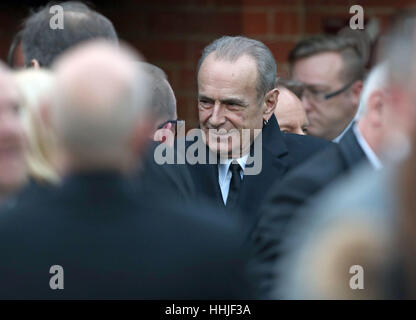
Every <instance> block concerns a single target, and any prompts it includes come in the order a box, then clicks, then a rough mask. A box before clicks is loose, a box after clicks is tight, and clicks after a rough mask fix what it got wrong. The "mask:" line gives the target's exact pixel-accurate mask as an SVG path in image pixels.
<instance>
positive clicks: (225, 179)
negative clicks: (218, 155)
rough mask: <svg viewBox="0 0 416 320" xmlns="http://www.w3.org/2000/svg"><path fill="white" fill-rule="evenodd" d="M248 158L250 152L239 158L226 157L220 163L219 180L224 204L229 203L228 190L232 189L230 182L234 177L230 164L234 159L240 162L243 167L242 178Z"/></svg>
mask: <svg viewBox="0 0 416 320" xmlns="http://www.w3.org/2000/svg"><path fill="white" fill-rule="evenodd" d="M247 158H248V154H246V155H245V156H243V157H241V158H239V159H226V160H225V161H222V162H221V163H219V164H218V182H219V184H220V188H221V194H222V200H223V201H224V204H227V198H228V191H229V189H230V182H231V177H232V174H231V171H230V165H231V163H232V162H233V161H234V160H235V161H237V162H238V164H239V165H240V167H241V171H240V175H241V179H243V176H244V169H245V167H246V162H247Z"/></svg>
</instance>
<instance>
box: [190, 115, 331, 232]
mask: <svg viewBox="0 0 416 320" xmlns="http://www.w3.org/2000/svg"><path fill="white" fill-rule="evenodd" d="M262 139H263V140H262V170H261V172H260V173H259V174H258V175H247V176H244V178H243V181H242V189H241V191H240V195H239V200H238V201H239V209H240V212H241V213H242V215H243V219H244V220H245V221H246V222H247V223H248V228H249V229H251V227H252V226H253V225H254V223H255V222H256V221H257V219H258V216H257V211H258V209H259V207H260V205H261V204H262V202H263V200H264V196H265V195H266V193H267V192H268V190H269V189H270V187H271V186H272V185H273V184H274V183H276V182H277V181H280V180H281V179H282V178H283V177H284V176H285V175H286V173H287V172H288V171H289V170H290V169H292V168H293V167H295V166H296V165H298V164H299V163H301V162H302V161H304V160H305V159H307V158H308V157H310V156H311V155H313V154H314V153H316V152H318V151H320V150H322V149H323V148H325V147H327V146H328V145H330V144H331V143H330V142H328V141H326V140H322V139H318V138H314V137H311V136H302V135H297V134H287V133H282V132H281V131H280V128H279V125H278V123H277V120H276V118H275V116H272V117H271V118H270V120H269V122H268V124H267V125H265V126H264V128H263V131H262ZM207 153H208V152H207ZM188 166H189V170H190V172H191V176H192V178H193V180H194V185H195V188H196V190H197V193H198V194H199V195H202V196H206V197H208V198H209V199H211V200H212V201H214V202H215V203H217V205H218V206H219V207H224V202H223V199H222V196H221V189H220V186H219V182H218V165H217V164H194V165H188Z"/></svg>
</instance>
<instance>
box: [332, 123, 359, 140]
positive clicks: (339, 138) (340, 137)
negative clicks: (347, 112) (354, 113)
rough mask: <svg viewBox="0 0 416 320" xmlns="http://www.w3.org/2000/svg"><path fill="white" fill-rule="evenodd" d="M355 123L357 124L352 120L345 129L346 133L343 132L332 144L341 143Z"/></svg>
mask: <svg viewBox="0 0 416 320" xmlns="http://www.w3.org/2000/svg"><path fill="white" fill-rule="evenodd" d="M353 123H355V120H352V121H351V122H350V123H349V124H348V126H347V127H346V128H345V129H344V131H342V132H341V134H340V135H339V136H338V137H336V138H335V139H333V140H332V142H335V143H339V142H340V141H341V139H342V137H343V136H344V134H345V133H346V132H347V131H348V129H349V128H350V127H351V126H352V125H353Z"/></svg>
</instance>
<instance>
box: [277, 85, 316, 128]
mask: <svg viewBox="0 0 416 320" xmlns="http://www.w3.org/2000/svg"><path fill="white" fill-rule="evenodd" d="M277 88H278V90H279V100H278V101H277V106H276V109H275V110H274V114H275V115H276V118H277V122H278V123H279V127H280V130H281V131H283V132H288V133H296V134H303V135H304V134H306V132H307V130H308V129H307V128H308V119H307V117H306V113H305V110H304V109H303V107H302V101H300V100H299V98H298V97H297V96H296V95H295V94H294V93H293V92H292V91H290V90H289V89H287V88H285V87H283V86H279V87H277Z"/></svg>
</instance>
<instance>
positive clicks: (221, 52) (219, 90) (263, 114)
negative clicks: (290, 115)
mask: <svg viewBox="0 0 416 320" xmlns="http://www.w3.org/2000/svg"><path fill="white" fill-rule="evenodd" d="M197 79H198V110H199V122H200V126H201V129H202V130H203V131H204V133H205V135H206V137H207V143H208V146H209V147H210V149H211V150H212V151H214V152H219V153H221V154H224V155H227V154H228V156H231V154H232V151H233V150H234V151H235V152H236V153H239V150H238V149H239V148H240V147H242V148H243V149H247V147H249V143H250V141H249V143H248V145H244V146H241V141H240V138H241V137H242V130H243V129H250V138H251V139H250V140H251V141H252V140H253V139H254V138H255V135H254V130H253V129H262V127H263V121H264V120H267V119H268V118H269V117H270V115H271V114H272V113H273V111H274V109H275V107H276V103H277V95H278V91H277V89H276V88H275V84H276V63H275V60H274V58H273V54H272V53H271V52H270V50H269V49H268V48H267V47H266V46H265V45H264V44H263V43H261V42H259V41H257V40H253V39H249V38H245V37H228V36H227V37H222V38H219V39H217V40H215V41H214V42H213V43H211V44H209V45H208V46H207V47H206V48H205V49H204V51H203V53H202V57H201V59H200V61H199V64H198V70H197ZM210 129H214V132H213V131H211V133H212V134H210V135H208V131H209V130H210ZM218 142H219V143H218ZM217 143H218V145H217ZM243 152H244V151H243Z"/></svg>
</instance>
